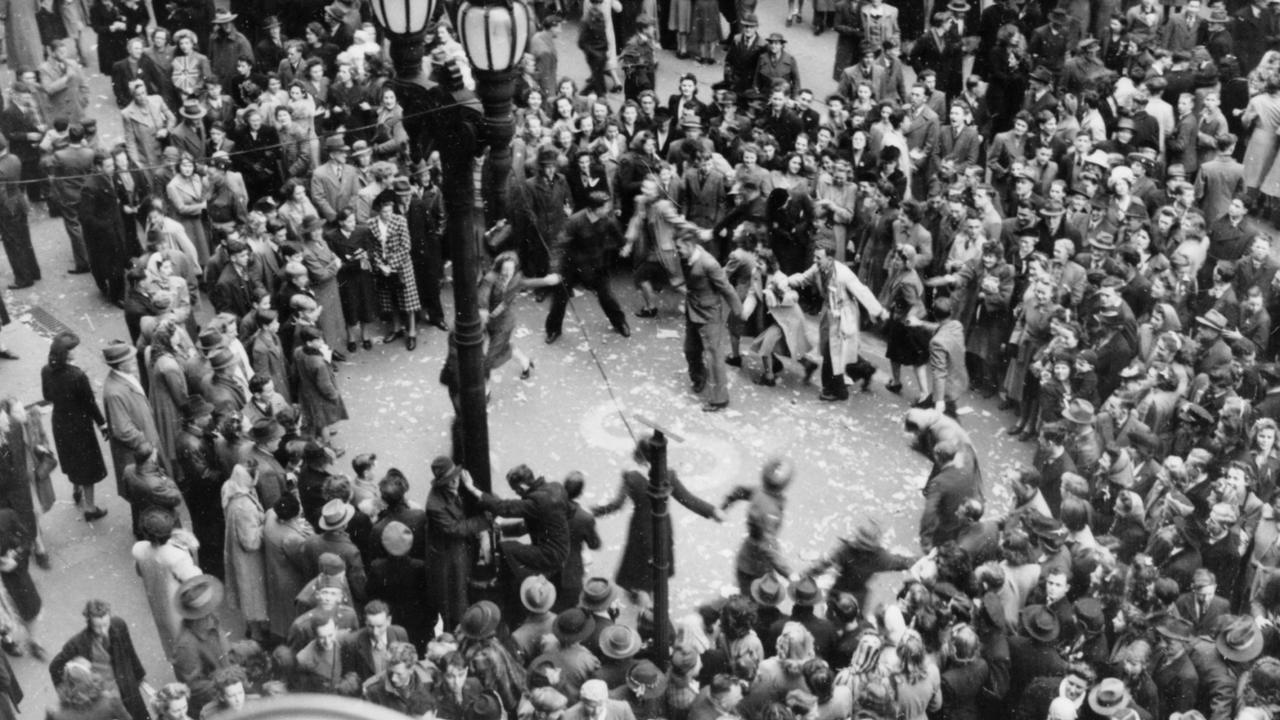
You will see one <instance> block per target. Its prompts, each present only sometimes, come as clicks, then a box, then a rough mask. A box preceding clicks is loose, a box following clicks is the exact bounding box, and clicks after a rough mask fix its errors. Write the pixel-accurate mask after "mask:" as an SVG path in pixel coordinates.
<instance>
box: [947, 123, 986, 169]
mask: <svg viewBox="0 0 1280 720" xmlns="http://www.w3.org/2000/svg"><path fill="white" fill-rule="evenodd" d="M937 157H938V160H939V161H941V160H946V159H950V160H953V161H955V163H956V167H959V166H960V165H961V164H964V165H977V164H978V161H979V159H980V158H981V157H982V136H981V135H979V134H978V130H977V128H975V127H974V126H972V125H966V126H965V127H964V128H963V129H961V130H960V132H956V130H955V128H953V127H952V126H951V125H943V126H942V128H941V129H940V130H939V132H938V153H937Z"/></svg>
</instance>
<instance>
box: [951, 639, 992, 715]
mask: <svg viewBox="0 0 1280 720" xmlns="http://www.w3.org/2000/svg"><path fill="white" fill-rule="evenodd" d="M981 649H982V643H981V642H980V641H979V639H978V633H977V631H975V630H974V629H973V627H972V626H971V625H969V624H967V623H961V624H959V625H956V626H955V627H953V628H952V629H951V637H950V638H949V639H948V640H947V642H946V645H945V646H944V648H943V651H944V652H943V656H944V667H946V668H947V669H946V670H945V671H944V672H943V673H942V676H941V683H942V700H943V704H942V707H943V711H942V717H944V718H947V720H953V719H954V720H977V719H978V718H979V717H981V716H982V715H981V710H980V709H979V704H978V702H979V698H980V697H981V696H982V694H983V688H985V687H986V686H987V684H988V681H989V679H990V675H991V672H990V670H989V668H988V667H987V661H986V660H983V659H982V658H981V657H980V656H979V651H980V650H981Z"/></svg>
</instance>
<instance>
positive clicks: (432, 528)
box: [427, 456, 489, 628]
mask: <svg viewBox="0 0 1280 720" xmlns="http://www.w3.org/2000/svg"><path fill="white" fill-rule="evenodd" d="M462 472H463V471H462V468H459V467H458V466H456V465H454V464H453V461H452V460H450V459H449V458H447V457H443V456H441V457H438V458H436V459H435V460H433V461H432V462H431V474H432V479H431V491H430V492H429V493H427V588H428V594H427V602H428V603H429V604H430V607H431V609H432V610H434V611H435V612H438V613H440V615H441V616H442V618H443V619H444V626H445V627H447V628H454V627H457V626H458V623H459V622H461V621H462V614H463V613H464V612H466V609H467V587H468V583H469V581H470V575H471V567H472V566H473V565H474V564H475V559H474V558H473V557H472V550H471V548H472V544H473V542H474V540H475V537H476V536H477V535H479V534H480V533H482V532H485V531H487V530H488V529H489V521H488V520H486V519H485V518H484V516H483V515H472V516H468V515H467V512H466V510H465V509H464V508H463V506H462V498H461V497H460V496H459V494H458V484H459V481H460V479H461V477H462Z"/></svg>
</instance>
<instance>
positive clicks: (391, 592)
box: [366, 520, 436, 651]
mask: <svg viewBox="0 0 1280 720" xmlns="http://www.w3.org/2000/svg"><path fill="white" fill-rule="evenodd" d="M373 539H374V540H376V541H378V542H381V543H382V547H383V549H384V550H386V551H387V555H388V556H387V557H382V558H378V559H377V560H374V561H373V562H372V563H370V564H369V584H368V586H367V588H366V590H367V592H368V593H369V597H371V598H377V599H379V600H382V601H383V602H385V603H386V604H387V605H388V606H389V607H390V608H391V617H393V618H395V622H396V624H397V625H400V626H402V627H403V628H404V631H405V632H406V633H408V634H409V642H411V643H413V645H414V647H417V648H419V649H420V650H422V651H425V650H426V649H427V640H429V639H430V638H431V633H432V630H433V629H434V628H435V625H436V612H435V609H434V608H432V607H431V606H430V605H429V604H428V603H427V597H428V594H429V593H430V589H429V586H428V585H427V568H426V563H424V562H423V559H422V558H417V557H412V556H411V555H410V554H409V550H410V549H411V548H412V545H413V540H414V538H413V531H412V530H410V529H409V526H408V525H405V524H404V523H402V522H399V521H398V520H393V521H391V522H389V523H387V524H386V526H385V527H384V528H383V529H382V533H381V536H380V537H377V538H373Z"/></svg>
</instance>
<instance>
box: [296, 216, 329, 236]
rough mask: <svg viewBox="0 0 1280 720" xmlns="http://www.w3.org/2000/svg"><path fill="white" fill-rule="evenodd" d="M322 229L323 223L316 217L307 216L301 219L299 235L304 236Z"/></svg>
mask: <svg viewBox="0 0 1280 720" xmlns="http://www.w3.org/2000/svg"><path fill="white" fill-rule="evenodd" d="M323 229H324V221H323V220H321V219H320V217H319V216H317V215H308V216H306V217H304V218H302V229H301V234H302V235H304V236H306V235H310V234H311V233H313V232H315V231H317V230H323Z"/></svg>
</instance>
